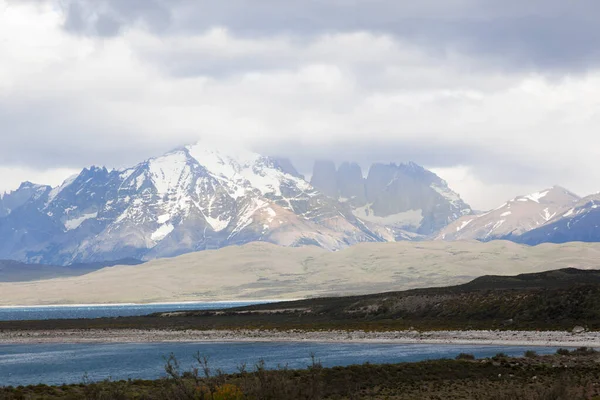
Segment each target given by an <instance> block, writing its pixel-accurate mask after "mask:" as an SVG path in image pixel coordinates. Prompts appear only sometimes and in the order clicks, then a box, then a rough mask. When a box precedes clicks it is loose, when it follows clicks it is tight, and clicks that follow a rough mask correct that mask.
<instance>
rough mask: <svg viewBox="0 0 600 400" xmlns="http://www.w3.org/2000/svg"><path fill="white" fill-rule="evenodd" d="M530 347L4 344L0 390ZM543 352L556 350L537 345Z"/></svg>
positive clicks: (521, 350) (482, 354)
mask: <svg viewBox="0 0 600 400" xmlns="http://www.w3.org/2000/svg"><path fill="white" fill-rule="evenodd" d="M530 349H532V347H516V346H469V345H421V344H364V343H355V344H340V343H152V344H129V343H128V344H102V345H98V344H48V345H46V344H35V345H0V386H18V385H32V384H38V383H45V384H54V385H57V384H62V383H79V382H81V381H82V379H83V376H84V375H87V377H88V379H90V380H103V379H107V378H110V379H113V380H121V379H129V378H132V379H136V378H139V379H155V378H159V377H162V376H164V364H165V357H167V356H168V355H169V354H171V353H173V354H174V355H175V356H176V357H177V359H178V360H179V361H180V364H181V367H182V368H183V369H186V370H187V369H189V368H191V367H192V366H193V365H194V361H193V355H194V354H195V353H197V352H200V353H201V354H202V355H206V356H208V357H210V360H211V366H212V368H213V370H215V369H217V368H221V369H222V370H224V371H225V372H235V371H236V369H237V366H238V365H240V364H241V363H247V365H248V366H249V367H251V366H253V365H255V364H256V363H257V362H258V361H259V360H260V359H261V358H262V359H264V361H265V362H266V365H267V367H269V368H276V367H277V365H278V364H280V365H287V366H288V367H290V368H306V366H307V365H309V364H310V354H311V353H314V354H315V355H316V357H317V358H318V359H320V360H321V362H322V363H323V365H324V366H328V367H331V366H343V365H351V364H362V363H364V362H371V363H398V362H407V361H420V360H425V359H439V358H454V357H455V356H456V355H457V354H459V353H462V352H464V353H472V354H474V355H475V356H476V357H489V356H493V355H495V354H497V353H499V352H504V353H506V354H508V355H515V356H516V355H519V356H520V355H523V353H524V352H525V351H526V350H530ZM535 351H537V352H538V353H539V354H548V353H554V352H555V351H556V348H548V347H537V348H535Z"/></svg>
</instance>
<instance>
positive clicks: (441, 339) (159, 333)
mask: <svg viewBox="0 0 600 400" xmlns="http://www.w3.org/2000/svg"><path fill="white" fill-rule="evenodd" d="M227 341H230V342H265V341H277V342H346V343H351V342H354V343H369V342H371V343H424V344H425V343H430V344H474V345H486V344H488V345H506V346H511V345H514V346H552V347H579V346H586V347H600V332H584V333H580V334H573V333H570V332H557V331H546V332H533V331H434V332H417V331H392V332H363V331H350V332H348V331H317V332H305V331H297V330H292V331H263V330H239V331H227V330H218V331H217V330H213V331H196V330H185V331H170V330H134V329H129V330H117V329H114V330H110V329H108V330H48V331H5V332H0V345H2V344H36V343H160V342H227Z"/></svg>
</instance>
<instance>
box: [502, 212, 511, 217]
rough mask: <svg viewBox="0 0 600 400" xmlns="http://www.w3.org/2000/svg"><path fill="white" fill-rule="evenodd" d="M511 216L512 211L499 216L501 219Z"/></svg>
mask: <svg viewBox="0 0 600 400" xmlns="http://www.w3.org/2000/svg"><path fill="white" fill-rule="evenodd" d="M511 214H512V211H506V212H503V213H502V214H500V216H501V217H508V216H509V215H511Z"/></svg>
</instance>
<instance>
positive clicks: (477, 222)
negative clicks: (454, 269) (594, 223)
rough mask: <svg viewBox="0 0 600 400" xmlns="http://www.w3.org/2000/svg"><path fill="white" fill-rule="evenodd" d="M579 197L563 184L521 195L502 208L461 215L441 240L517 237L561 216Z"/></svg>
mask: <svg viewBox="0 0 600 400" xmlns="http://www.w3.org/2000/svg"><path fill="white" fill-rule="evenodd" d="M579 200H580V198H579V196H577V195H576V194H574V193H571V192H570V191H568V190H567V189H564V188H562V187H560V186H554V187H552V188H549V189H545V190H542V191H540V192H537V193H532V194H529V195H526V196H519V197H516V198H514V199H512V200H509V201H507V202H506V203H504V204H502V205H501V206H500V207H498V208H496V209H494V210H491V211H489V212H486V213H483V214H479V215H469V216H465V217H462V218H460V219H458V220H456V221H455V222H453V223H452V224H450V225H448V226H446V227H445V228H443V229H442V230H441V231H440V232H439V233H438V234H437V237H436V238H437V239H439V240H482V241H489V240H494V239H510V240H518V239H517V238H518V237H519V236H520V235H523V234H525V233H526V232H529V231H531V230H535V229H537V228H540V227H542V226H545V225H546V224H548V223H550V222H552V221H554V220H555V219H556V218H558V217H560V216H562V215H563V214H564V213H565V212H567V210H569V209H571V208H572V207H574V205H575V204H576V202H577V201H579Z"/></svg>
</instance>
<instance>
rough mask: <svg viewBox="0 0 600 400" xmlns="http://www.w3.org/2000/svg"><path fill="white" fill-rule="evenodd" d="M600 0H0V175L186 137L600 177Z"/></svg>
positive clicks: (134, 158) (485, 181) (0, 179)
mask: <svg viewBox="0 0 600 400" xmlns="http://www.w3.org/2000/svg"><path fill="white" fill-rule="evenodd" d="M599 42H600V3H598V2H597V1H587V0H574V1H570V2H566V1H564V0H543V1H542V0H530V1H527V2H523V1H520V0H505V1H502V2H498V1H496V0H421V1H419V2H408V1H397V0H318V1H316V0H302V1H300V0H289V1H281V0H228V1H227V2H215V1H207V0H193V1H192V0H94V1H85V0H54V1H53V0H0V139H1V140H0V192H3V191H6V190H13V189H15V188H16V187H18V186H19V183H20V182H21V181H24V180H30V181H34V182H37V183H46V184H51V185H57V184H59V183H60V182H61V181H62V180H63V179H65V178H66V177H67V176H69V175H71V174H73V173H76V172H77V171H78V170H80V169H82V168H83V167H86V166H90V165H104V166H107V167H109V168H121V167H126V166H131V165H134V164H136V163H138V162H141V161H142V160H144V159H146V158H149V157H152V156H158V155H160V154H163V153H165V152H167V151H169V150H171V149H173V148H176V147H179V146H181V145H184V144H189V143H194V142H196V141H198V140H199V139H204V138H213V139H218V140H220V141H221V142H223V143H228V142H235V143H237V144H240V143H241V144H243V145H244V146H246V147H248V148H250V149H252V150H255V151H258V152H261V153H263V154H266V155H276V156H284V157H289V158H290V159H292V161H293V162H294V164H295V165H296V166H297V167H298V169H299V170H300V171H301V172H304V173H310V166H311V164H312V163H313V161H314V160H315V159H323V158H325V159H332V160H334V161H336V162H342V161H346V160H351V161H357V162H359V163H361V165H364V166H368V165H369V164H370V163H372V162H397V163H399V162H408V161H414V162H416V163H418V164H421V165H424V166H425V167H427V168H430V169H431V170H433V171H434V172H436V173H437V174H439V175H440V176H441V177H442V178H444V179H446V180H447V181H448V183H449V185H450V187H451V188H453V189H454V190H456V191H457V192H459V193H460V194H461V196H462V197H463V199H465V200H466V201H467V202H468V203H469V204H471V206H472V207H474V208H475V209H481V210H484V209H489V208H493V207H495V206H497V205H500V204H502V203H503V202H504V201H505V200H507V199H510V198H513V197H515V196H517V195H520V194H524V193H529V192H535V191H538V190H541V189H543V188H546V187H549V186H552V185H554V184H558V185H561V186H564V187H566V188H568V189H570V190H572V191H574V192H576V193H578V194H580V195H586V194H591V193H595V192H598V191H600V168H598V167H597V163H598V160H600V135H599V134H598V129H599V127H600V46H598V45H597V44H598V43H599Z"/></svg>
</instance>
